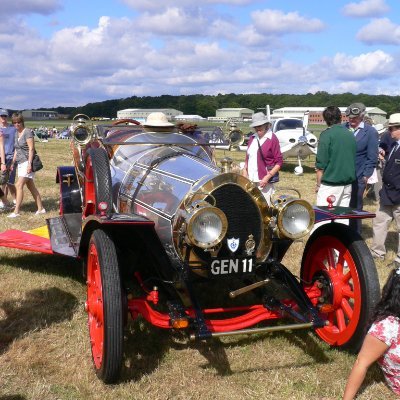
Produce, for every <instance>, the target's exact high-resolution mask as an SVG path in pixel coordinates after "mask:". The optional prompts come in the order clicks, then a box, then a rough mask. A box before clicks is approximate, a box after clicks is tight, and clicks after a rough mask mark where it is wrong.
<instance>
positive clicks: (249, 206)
mask: <svg viewBox="0 0 400 400" xmlns="http://www.w3.org/2000/svg"><path fill="white" fill-rule="evenodd" d="M211 194H212V196H213V197H214V198H215V200H216V204H215V206H216V207H218V208H219V209H221V210H222V211H223V212H224V213H225V215H226V217H227V219H228V232H227V235H226V238H228V239H231V238H239V239H240V244H239V249H238V250H237V252H236V254H244V251H245V246H244V245H245V242H246V240H247V239H248V238H249V235H253V236H254V240H255V241H256V248H257V247H258V245H259V243H260V240H261V229H262V223H261V214H260V211H259V209H258V207H257V205H256V204H255V203H254V201H253V199H252V197H251V196H250V195H249V194H248V193H247V192H246V191H244V190H243V189H242V188H241V187H240V186H237V185H234V184H226V185H222V186H220V187H219V188H217V189H216V190H214V191H213V192H212V193H211ZM206 200H207V201H209V202H210V203H212V199H211V198H210V197H208V198H207V199H206ZM229 254H230V252H229V250H228V248H227V246H226V240H224V242H223V246H222V248H221V250H220V252H219V254H218V257H224V256H227V255H229ZM198 255H200V254H198ZM201 258H203V259H204V258H208V255H207V254H205V253H203V254H202V255H201Z"/></svg>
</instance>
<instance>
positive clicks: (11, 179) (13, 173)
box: [6, 159, 17, 185]
mask: <svg viewBox="0 0 400 400" xmlns="http://www.w3.org/2000/svg"><path fill="white" fill-rule="evenodd" d="M11 163H12V159H10V160H6V164H7V168H10V165H11ZM16 175H17V168H16V165H14V168H13V170H12V171H10V176H9V177H8V182H7V183H8V184H9V185H14V184H15V176H16Z"/></svg>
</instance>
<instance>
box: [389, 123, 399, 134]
mask: <svg viewBox="0 0 400 400" xmlns="http://www.w3.org/2000/svg"><path fill="white" fill-rule="evenodd" d="M398 129H400V125H394V126H389V127H388V130H389V132H392V131H397V130H398Z"/></svg>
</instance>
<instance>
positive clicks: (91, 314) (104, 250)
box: [86, 230, 124, 383]
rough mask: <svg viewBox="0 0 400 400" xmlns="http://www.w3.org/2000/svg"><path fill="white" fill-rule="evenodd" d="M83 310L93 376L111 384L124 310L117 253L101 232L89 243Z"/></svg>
mask: <svg viewBox="0 0 400 400" xmlns="http://www.w3.org/2000/svg"><path fill="white" fill-rule="evenodd" d="M86 308H87V312H88V325H89V335H90V345H91V350H92V358H93V363H94V367H95V370H96V374H97V376H98V377H99V378H100V379H101V380H102V381H103V382H105V383H113V382H115V381H116V380H117V379H118V377H119V374H120V370H121V366H122V352H123V310H124V307H123V302H122V289H121V279H120V272H119V266H118V258H117V252H116V249H115V245H114V243H113V241H112V240H111V239H110V237H109V236H108V235H107V234H106V233H105V232H104V231H102V230H95V231H94V232H93V234H92V237H91V239H90V242H89V250H88V257H87V303H86Z"/></svg>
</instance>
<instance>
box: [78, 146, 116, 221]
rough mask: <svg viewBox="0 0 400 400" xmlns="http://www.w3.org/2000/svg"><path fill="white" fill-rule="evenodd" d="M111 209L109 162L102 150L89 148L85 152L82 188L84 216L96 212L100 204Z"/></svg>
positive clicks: (109, 210)
mask: <svg viewBox="0 0 400 400" xmlns="http://www.w3.org/2000/svg"><path fill="white" fill-rule="evenodd" d="M102 202H105V203H107V204H108V212H111V208H112V183H111V172H110V162H109V159H108V155H107V152H106V151H105V150H104V149H102V148H91V149H89V150H88V151H87V154H86V161H85V181H84V187H83V204H84V215H85V216H88V215H90V214H95V213H97V212H98V206H99V204H100V203H102Z"/></svg>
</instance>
